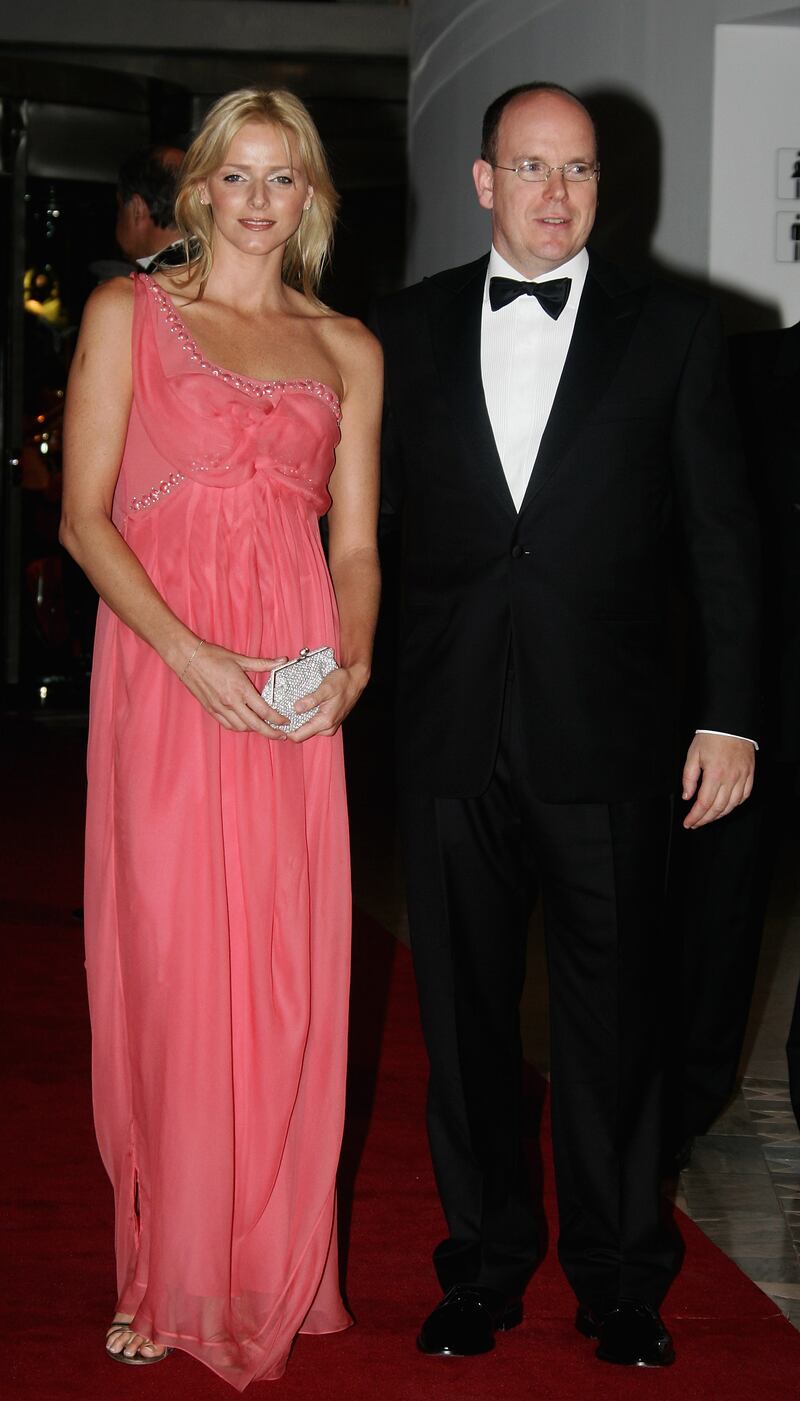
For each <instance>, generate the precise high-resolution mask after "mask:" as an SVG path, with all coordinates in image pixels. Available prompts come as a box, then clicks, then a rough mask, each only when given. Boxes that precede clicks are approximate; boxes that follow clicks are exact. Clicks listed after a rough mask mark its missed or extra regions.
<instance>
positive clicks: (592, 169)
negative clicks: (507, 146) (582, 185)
mask: <svg viewBox="0 0 800 1401" xmlns="http://www.w3.org/2000/svg"><path fill="white" fill-rule="evenodd" d="M492 169H493V170H510V171H511V172H512V173H513V174H514V175H518V176H519V178H520V180H530V181H539V182H541V183H543V182H544V181H545V180H549V179H550V176H551V175H552V174H553V171H554V170H560V171H561V174H562V175H563V176H564V179H565V180H568V181H570V182H572V181H578V180H596V179H597V177H598V175H599V174H600V166H599V165H598V164H597V162H595V164H594V165H588V164H587V163H586V161H569V163H568V164H567V165H546V164H545V162H544V161H520V163H519V165H494V166H492Z"/></svg>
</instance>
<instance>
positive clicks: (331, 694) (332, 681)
mask: <svg viewBox="0 0 800 1401" xmlns="http://www.w3.org/2000/svg"><path fill="white" fill-rule="evenodd" d="M368 680H369V668H368V667H367V666H365V665H364V663H363V662H356V663H355V664H354V665H353V666H338V667H337V668H336V670H335V671H332V672H330V673H329V675H328V676H326V677H325V680H324V681H323V682H322V683H321V685H319V686H318V687H317V689H316V691H311V692H310V693H309V695H307V696H303V699H302V700H299V701H296V702H295V707H294V708H295V710H296V711H297V712H298V714H301V715H302V714H303V712H304V711H306V710H313V709H314V706H315V705H318V706H319V710H318V712H317V714H316V715H315V716H314V718H313V720H309V722H308V724H307V725H301V726H300V728H299V730H294V732H293V733H291V734H287V736H286V738H287V739H290V740H293V741H294V742H295V744H303V742H304V741H305V740H307V739H311V738H312V737H313V736H314V735H335V734H336V731H337V730H338V728H339V726H340V725H341V723H342V721H343V720H344V718H345V716H347V715H349V714H350V711H351V710H352V709H353V706H354V705H355V703H356V701H357V700H358V698H359V696H360V695H361V692H362V691H363V690H364V687H365V686H366V684H367V682H368Z"/></svg>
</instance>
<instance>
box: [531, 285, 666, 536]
mask: <svg viewBox="0 0 800 1401" xmlns="http://www.w3.org/2000/svg"><path fill="white" fill-rule="evenodd" d="M641 302H642V299H641V293H640V292H639V291H638V290H637V289H635V288H630V287H629V286H625V285H622V284H621V283H620V281H619V279H618V277H617V275H616V273H615V270H613V269H610V268H606V267H605V265H603V274H601V275H598V273H597V272H595V271H593V266H592V265H591V264H590V268H589V274H588V276H587V279H586V286H585V287H584V290H583V296H582V297H581V302H580V307H579V308H578V316H577V320H576V322H575V330H574V332H573V335H572V340H571V342H570V347H569V352H568V354H567V359H566V363H565V365H564V371H563V374H562V376H561V380H560V382H559V386H558V390H557V392H556V397H555V400H554V402H553V407H552V409H551V411H550V417H549V418H548V420H547V427H546V428H545V431H544V436H543V438H542V442H541V446H540V448H539V452H538V455H537V458H536V461H535V463H534V466H533V471H532V472H531V476H530V481H529V482H528V488H527V491H526V492H525V497H524V499H523V502H522V506H521V508H520V514H522V512H523V511H524V510H525V508H526V506H528V505H529V504H530V502H531V501H533V499H534V498H535V497H536V496H538V494H539V492H540V491H541V490H542V488H543V487H544V486H546V485H547V483H548V482H549V481H550V479H551V478H552V476H553V475H554V473H555V472H556V471H557V470H558V468H559V466H560V465H561V463H562V462H563V460H564V456H565V454H566V453H567V452H568V451H569V448H570V447H571V445H572V442H573V440H574V439H575V438H576V437H577V435H578V433H579V432H580V431H581V429H582V427H583V425H584V423H585V421H586V417H587V415H588V414H589V413H591V411H592V409H593V408H594V406H595V404H596V403H597V401H598V399H599V398H600V397H601V395H602V394H603V393H604V392H605V390H606V389H607V388H608V386H609V384H610V383H611V381H612V379H613V377H614V374H615V372H616V369H617V366H618V365H619V362H620V360H621V358H622V355H623V353H624V351H625V349H626V347H627V345H628V342H629V340H630V337H631V333H632V331H633V328H634V325H635V324H636V317H637V315H638V312H639V310H640V307H641Z"/></svg>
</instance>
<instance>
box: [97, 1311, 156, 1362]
mask: <svg viewBox="0 0 800 1401" xmlns="http://www.w3.org/2000/svg"><path fill="white" fill-rule="evenodd" d="M131 1322H132V1320H131V1319H130V1318H115V1319H114V1321H113V1323H112V1324H111V1327H110V1328H109V1329H108V1331H107V1332H106V1352H107V1353H108V1355H109V1357H112V1358H113V1359H114V1361H115V1362H127V1363H128V1365H129V1366H131V1367H145V1366H147V1364H148V1363H150V1362H163V1361H164V1358H165V1357H169V1355H170V1353H171V1352H172V1348H171V1347H161V1346H160V1345H159V1344H158V1343H153V1342H151V1341H150V1339H149V1338H145V1337H144V1336H143V1335H142V1334H141V1333H137V1332H136V1331H135V1329H133V1328H131Z"/></svg>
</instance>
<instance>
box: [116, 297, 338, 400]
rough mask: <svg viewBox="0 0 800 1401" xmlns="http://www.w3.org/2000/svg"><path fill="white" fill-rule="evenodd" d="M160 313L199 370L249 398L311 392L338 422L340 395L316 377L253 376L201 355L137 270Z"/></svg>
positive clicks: (168, 303) (170, 305)
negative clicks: (277, 391)
mask: <svg viewBox="0 0 800 1401" xmlns="http://www.w3.org/2000/svg"><path fill="white" fill-rule="evenodd" d="M139 275H140V276H141V277H143V278H144V280H145V283H146V285H147V287H148V288H149V290H150V291H151V293H152V294H153V297H154V298H155V301H156V304H157V306H158V308H159V310H160V311H161V312H162V314H163V315H164V316H165V317H166V320H167V324H168V326H169V329H170V331H171V332H172V333H173V334H174V335H175V338H176V340H177V341H178V342H179V343H180V346H181V349H182V350H185V351H186V353H187V355H188V356H189V359H190V361H191V362H192V363H193V364H195V365H197V367H198V368H199V369H201V370H208V371H209V373H210V374H212V375H214V376H215V378H217V379H219V380H220V381H221V382H222V383H223V384H229V385H231V386H232V387H233V388H234V389H240V390H241V391H242V392H243V393H244V394H249V395H250V397H251V398H254V399H263V398H265V397H268V396H269V395H271V394H273V393H274V391H275V390H276V389H281V390H283V391H285V392H288V393H300V394H313V395H314V397H315V398H317V399H319V400H321V402H322V403H323V404H326V405H327V407H328V408H329V409H330V410H331V412H332V414H333V416H334V418H335V419H336V421H337V423H338V422H339V420H340V419H341V417H342V407H341V404H340V402H339V396H338V394H336V393H335V391H334V390H333V389H331V388H330V385H327V384H323V383H322V381H321V380H318V379H254V378H253V377H252V376H251V375H237V374H234V373H233V371H232V370H225V369H223V367H222V366H221V365H215V364H214V362H213V360H207V359H206V358H205V356H204V355H203V353H202V351H201V350H200V347H199V346H198V344H197V341H196V340H195V339H194V336H193V335H192V333H191V331H190V330H189V327H188V326H187V325H186V322H185V321H184V320H183V317H182V316H181V315H180V314H179V312H178V311H177V309H176V307H175V304H174V302H173V301H172V298H171V297H170V296H169V295H168V294H167V293H166V292H165V291H164V289H163V287H159V285H158V283H157V282H155V281H154V279H153V278H152V277H151V276H150V274H149V273H148V272H144V273H140V274H139Z"/></svg>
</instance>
